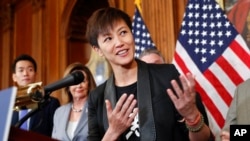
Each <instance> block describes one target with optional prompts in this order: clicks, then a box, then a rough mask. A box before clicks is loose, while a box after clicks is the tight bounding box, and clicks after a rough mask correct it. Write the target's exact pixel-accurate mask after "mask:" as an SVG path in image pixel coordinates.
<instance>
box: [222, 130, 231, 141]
mask: <svg viewBox="0 0 250 141" xmlns="http://www.w3.org/2000/svg"><path fill="white" fill-rule="evenodd" d="M220 137H221V141H230V134H229V132H228V131H222V132H221V134H220Z"/></svg>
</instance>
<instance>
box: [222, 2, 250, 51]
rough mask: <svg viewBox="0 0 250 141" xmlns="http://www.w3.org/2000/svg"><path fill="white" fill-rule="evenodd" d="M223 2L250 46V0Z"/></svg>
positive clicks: (231, 18) (230, 17)
mask: <svg viewBox="0 0 250 141" xmlns="http://www.w3.org/2000/svg"><path fill="white" fill-rule="evenodd" d="M220 1H223V0H220ZM223 2H224V6H225V12H226V14H227V16H228V19H229V20H230V21H231V22H232V23H233V24H234V26H235V28H236V30H237V31H238V32H239V33H240V34H241V35H242V37H243V38H244V40H245V42H246V44H247V46H248V48H250V0H224V1H223Z"/></svg>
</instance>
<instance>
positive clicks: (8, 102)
mask: <svg viewBox="0 0 250 141" xmlns="http://www.w3.org/2000/svg"><path fill="white" fill-rule="evenodd" d="M16 94H17V87H11V88H8V89H4V90H1V91H0V104H1V106H0V113H1V116H0V127H1V128H0V141H7V140H8V137H9V132H10V126H11V119H12V114H13V107H14V102H15V98H16Z"/></svg>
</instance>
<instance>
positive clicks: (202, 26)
mask: <svg viewBox="0 0 250 141" xmlns="http://www.w3.org/2000/svg"><path fill="white" fill-rule="evenodd" d="M249 60H250V52H249V49H248V47H247V45H246V43H245V42H244V40H243V38H242V37H241V36H240V35H239V34H238V33H237V31H236V30H235V28H234V26H233V25H232V24H231V23H230V22H229V20H228V19H227V16H226V15H225V14H224V12H223V10H222V9H221V8H220V6H219V5H218V4H217V3H216V2H215V0H189V2H188V4H187V7H186V12H185V14H184V19H183V22H182V27H181V30H180V33H179V38H178V40H177V43H176V50H175V53H174V59H173V63H174V64H175V65H176V67H177V69H178V70H179V71H180V73H182V74H186V73H187V72H191V73H192V74H194V75H195V79H196V91H197V92H198V93H199V94H200V95H201V97H202V100H203V103H204V105H205V107H206V109H207V113H208V117H209V123H210V125H209V126H210V128H211V130H212V132H213V133H214V134H218V133H219V132H220V130H221V128H222V127H223V126H224V122H225V118H226V114H227V111H228V107H229V106H230V103H231V100H232V98H233V94H234V90H235V88H236V86H237V85H238V84H240V83H241V82H243V81H245V80H246V79H248V78H249V77H250V61H249Z"/></svg>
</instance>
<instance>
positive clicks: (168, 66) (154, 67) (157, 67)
mask: <svg viewBox="0 0 250 141" xmlns="http://www.w3.org/2000/svg"><path fill="white" fill-rule="evenodd" d="M148 68H149V69H150V70H165V71H177V69H176V67H175V65H174V64H148Z"/></svg>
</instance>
